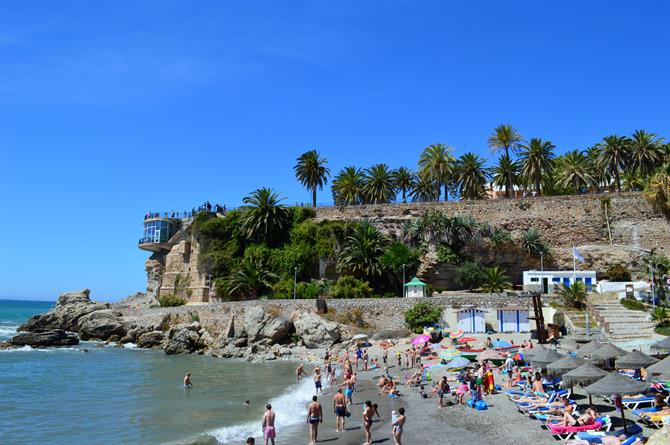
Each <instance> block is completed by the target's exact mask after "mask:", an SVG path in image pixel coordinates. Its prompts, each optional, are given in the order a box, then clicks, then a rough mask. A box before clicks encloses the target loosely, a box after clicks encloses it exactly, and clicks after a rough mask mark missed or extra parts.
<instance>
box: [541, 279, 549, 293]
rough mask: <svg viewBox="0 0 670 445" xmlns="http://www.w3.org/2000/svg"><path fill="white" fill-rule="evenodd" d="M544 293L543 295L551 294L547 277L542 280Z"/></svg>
mask: <svg viewBox="0 0 670 445" xmlns="http://www.w3.org/2000/svg"><path fill="white" fill-rule="evenodd" d="M542 293H543V294H548V293H549V278H547V277H543V278H542Z"/></svg>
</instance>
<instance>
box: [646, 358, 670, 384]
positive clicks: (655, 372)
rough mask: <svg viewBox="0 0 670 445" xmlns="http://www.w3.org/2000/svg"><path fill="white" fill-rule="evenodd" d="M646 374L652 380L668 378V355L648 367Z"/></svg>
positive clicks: (669, 363)
mask: <svg viewBox="0 0 670 445" xmlns="http://www.w3.org/2000/svg"><path fill="white" fill-rule="evenodd" d="M647 375H649V376H650V377H651V378H652V379H653V380H670V355H669V356H667V357H666V358H664V359H663V360H661V361H660V362H658V363H656V364H655V365H651V366H650V367H648V368H647Z"/></svg>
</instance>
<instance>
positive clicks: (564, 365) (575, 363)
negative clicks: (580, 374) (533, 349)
mask: <svg viewBox="0 0 670 445" xmlns="http://www.w3.org/2000/svg"><path fill="white" fill-rule="evenodd" d="M584 363H586V360H584V359H583V358H579V357H572V356H570V355H569V356H567V357H563V358H561V359H558V360H556V361H555V362H551V363H549V364H548V365H547V372H548V373H549V374H552V375H563V374H565V373H566V372H568V371H572V370H573V369H577V368H578V367H580V366H581V365H583V364H584Z"/></svg>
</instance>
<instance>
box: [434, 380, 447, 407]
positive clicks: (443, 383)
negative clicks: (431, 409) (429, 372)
mask: <svg viewBox="0 0 670 445" xmlns="http://www.w3.org/2000/svg"><path fill="white" fill-rule="evenodd" d="M449 391H450V388H449V383H448V382H447V376H446V375H445V376H442V380H440V382H439V383H438V384H437V397H438V401H437V406H438V407H439V408H443V407H444V406H445V405H444V402H443V400H444V396H445V395H447V394H449Z"/></svg>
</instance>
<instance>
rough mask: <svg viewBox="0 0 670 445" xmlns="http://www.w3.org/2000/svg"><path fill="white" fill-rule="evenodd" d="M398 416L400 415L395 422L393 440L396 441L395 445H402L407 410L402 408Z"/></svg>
mask: <svg viewBox="0 0 670 445" xmlns="http://www.w3.org/2000/svg"><path fill="white" fill-rule="evenodd" d="M398 414H400V415H399V416H398V417H397V418H396V419H395V420H394V421H393V440H395V445H402V430H403V427H404V426H405V421H406V420H407V419H406V418H405V408H400V409H399V410H398Z"/></svg>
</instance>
